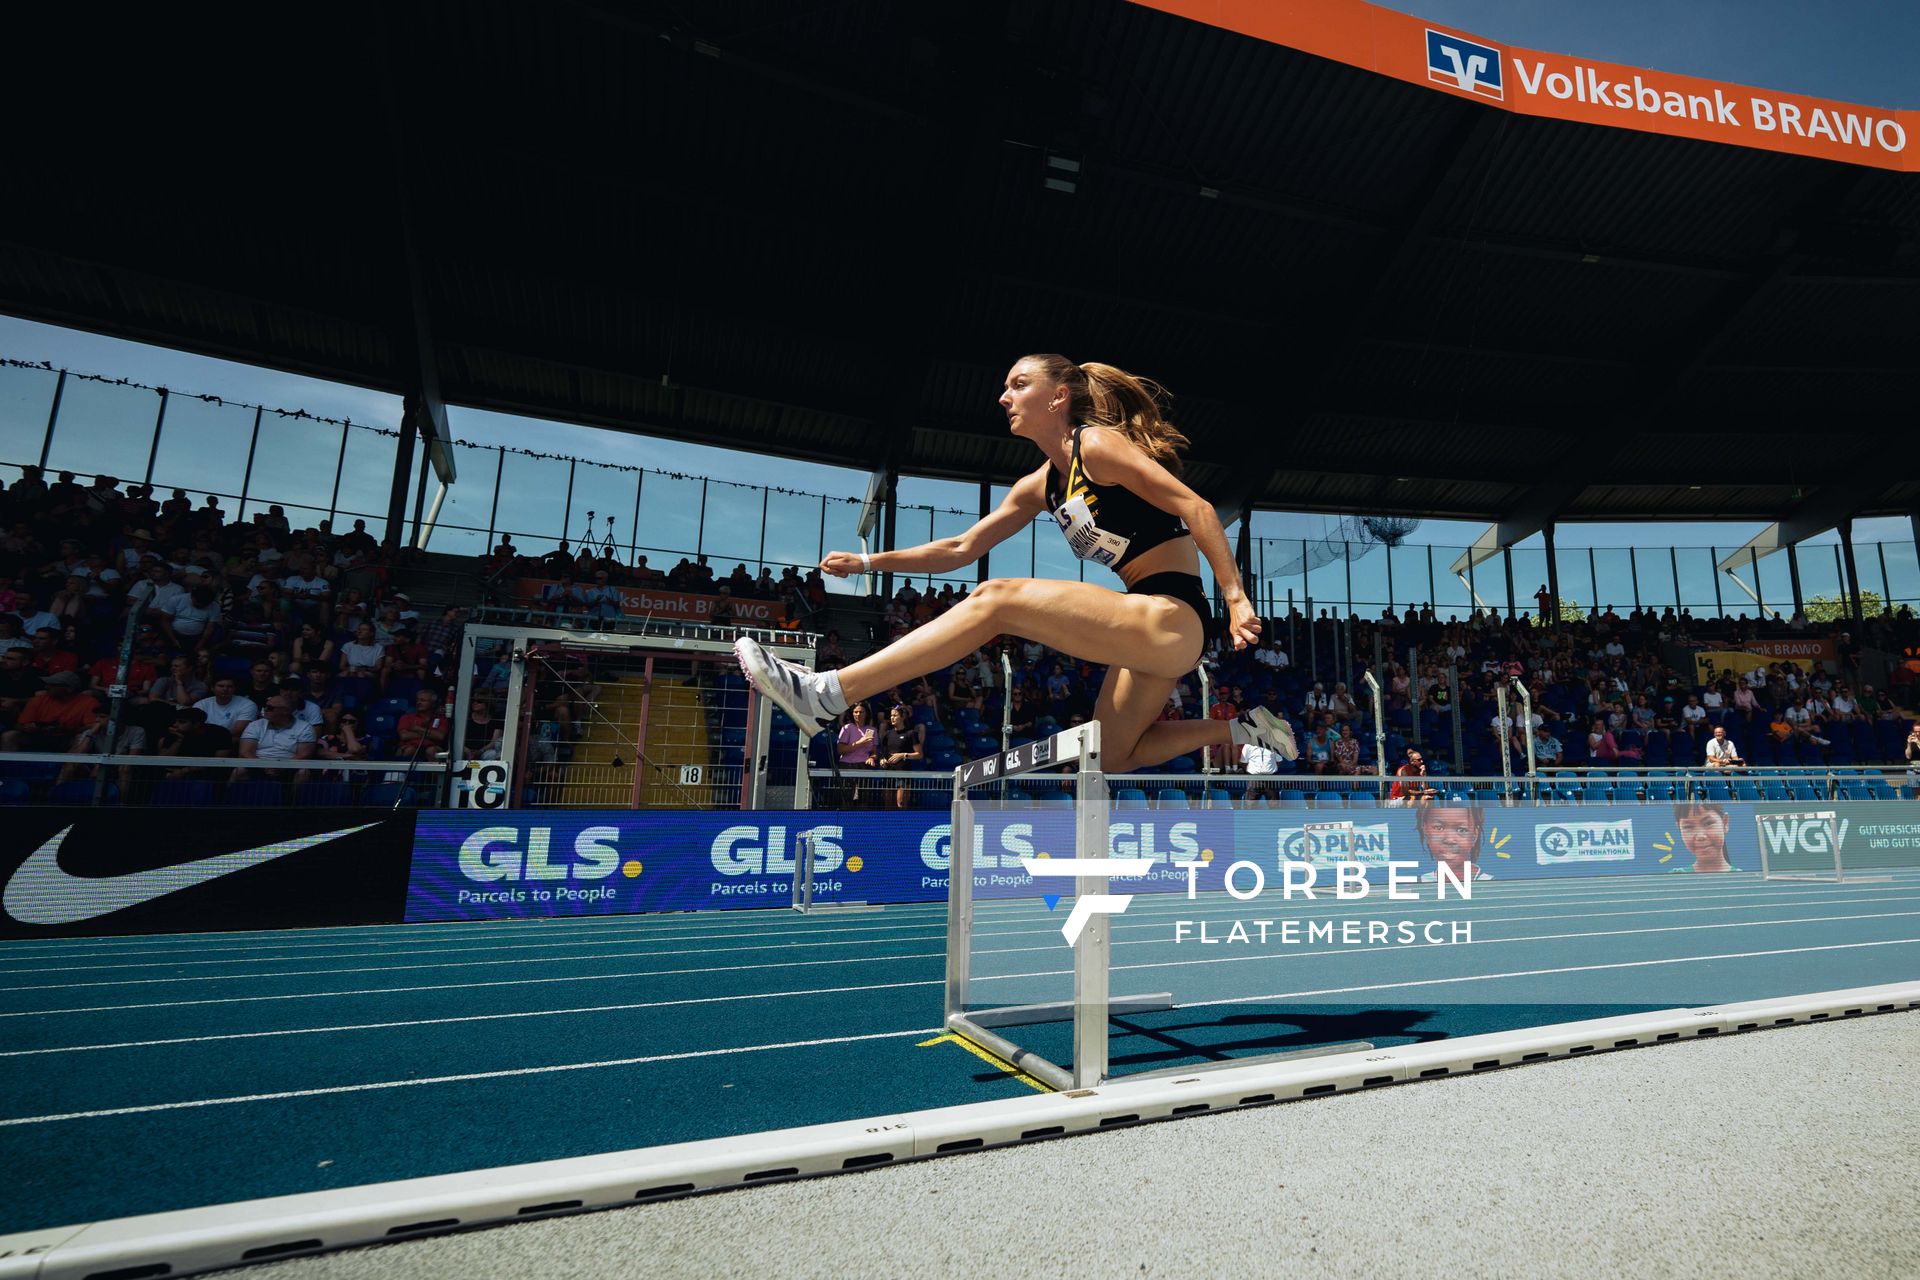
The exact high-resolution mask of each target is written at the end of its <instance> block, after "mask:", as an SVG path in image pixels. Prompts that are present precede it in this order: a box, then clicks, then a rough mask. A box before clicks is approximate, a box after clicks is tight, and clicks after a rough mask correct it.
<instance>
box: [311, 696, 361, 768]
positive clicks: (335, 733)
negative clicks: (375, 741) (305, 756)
mask: <svg viewBox="0 0 1920 1280" xmlns="http://www.w3.org/2000/svg"><path fill="white" fill-rule="evenodd" d="M314 745H315V747H316V748H317V750H316V752H315V754H316V755H318V756H319V757H320V758H321V759H322V760H365V759H366V758H367V754H368V749H367V741H366V739H364V738H362V737H361V736H360V716H359V714H358V713H357V712H353V711H348V710H346V709H345V708H343V707H342V706H340V704H338V703H335V704H334V705H333V706H331V707H328V708H327V710H326V713H325V714H324V715H323V716H322V717H321V719H320V723H319V724H318V725H316V726H314Z"/></svg>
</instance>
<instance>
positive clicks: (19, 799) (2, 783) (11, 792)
mask: <svg viewBox="0 0 1920 1280" xmlns="http://www.w3.org/2000/svg"><path fill="white" fill-rule="evenodd" d="M32 798H33V788H32V786H30V785H29V784H28V782H27V780H26V779H25V778H0V804H25V803H26V802H27V801H29V800H31V799H32Z"/></svg>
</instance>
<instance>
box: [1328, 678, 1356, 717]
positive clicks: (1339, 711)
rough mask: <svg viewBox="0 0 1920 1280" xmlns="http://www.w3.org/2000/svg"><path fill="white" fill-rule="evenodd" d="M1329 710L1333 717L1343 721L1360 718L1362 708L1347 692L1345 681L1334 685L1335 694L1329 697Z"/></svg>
mask: <svg viewBox="0 0 1920 1280" xmlns="http://www.w3.org/2000/svg"><path fill="white" fill-rule="evenodd" d="M1327 710H1328V711H1330V712H1332V713H1333V718H1334V719H1335V720H1336V721H1339V722H1341V723H1347V722H1350V721H1353V720H1357V719H1359V718H1360V708H1359V707H1357V706H1355V705H1354V701H1353V698H1352V696H1351V695H1349V694H1348V693H1347V686H1346V685H1345V684H1344V683H1336V684H1335V685H1334V686H1333V695H1332V696H1331V697H1329V698H1328V699H1327Z"/></svg>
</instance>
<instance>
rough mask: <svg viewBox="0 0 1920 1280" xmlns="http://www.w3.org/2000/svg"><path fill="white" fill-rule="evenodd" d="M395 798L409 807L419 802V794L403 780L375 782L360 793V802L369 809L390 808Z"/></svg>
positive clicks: (402, 804)
mask: <svg viewBox="0 0 1920 1280" xmlns="http://www.w3.org/2000/svg"><path fill="white" fill-rule="evenodd" d="M396 800H397V801H398V802H399V803H400V805H401V806H402V807H408V808H410V807H412V806H414V805H417V804H419V803H420V796H419V793H418V792H416V791H415V790H414V789H413V788H412V787H410V786H408V785H407V784H405V783H404V782H376V783H374V784H373V785H372V786H370V787H368V788H367V789H366V790H365V791H363V792H361V793H360V803H361V804H363V805H365V806H367V807H368V808H370V809H391V808H392V807H393V806H394V802H395V801H396Z"/></svg>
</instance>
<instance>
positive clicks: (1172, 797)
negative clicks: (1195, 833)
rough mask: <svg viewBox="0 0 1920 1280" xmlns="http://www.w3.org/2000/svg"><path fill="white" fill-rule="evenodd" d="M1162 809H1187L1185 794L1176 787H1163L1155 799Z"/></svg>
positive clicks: (1188, 806) (1189, 806)
mask: <svg viewBox="0 0 1920 1280" xmlns="http://www.w3.org/2000/svg"><path fill="white" fill-rule="evenodd" d="M1157 799H1158V801H1159V804H1160V807H1161V808H1162V809H1187V808H1191V807H1192V806H1191V805H1189V804H1188V803H1187V793H1186V792H1184V791H1182V790H1180V789H1179V788H1177V787H1163V788H1162V789H1161V791H1160V794H1159V796H1158V797H1157Z"/></svg>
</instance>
